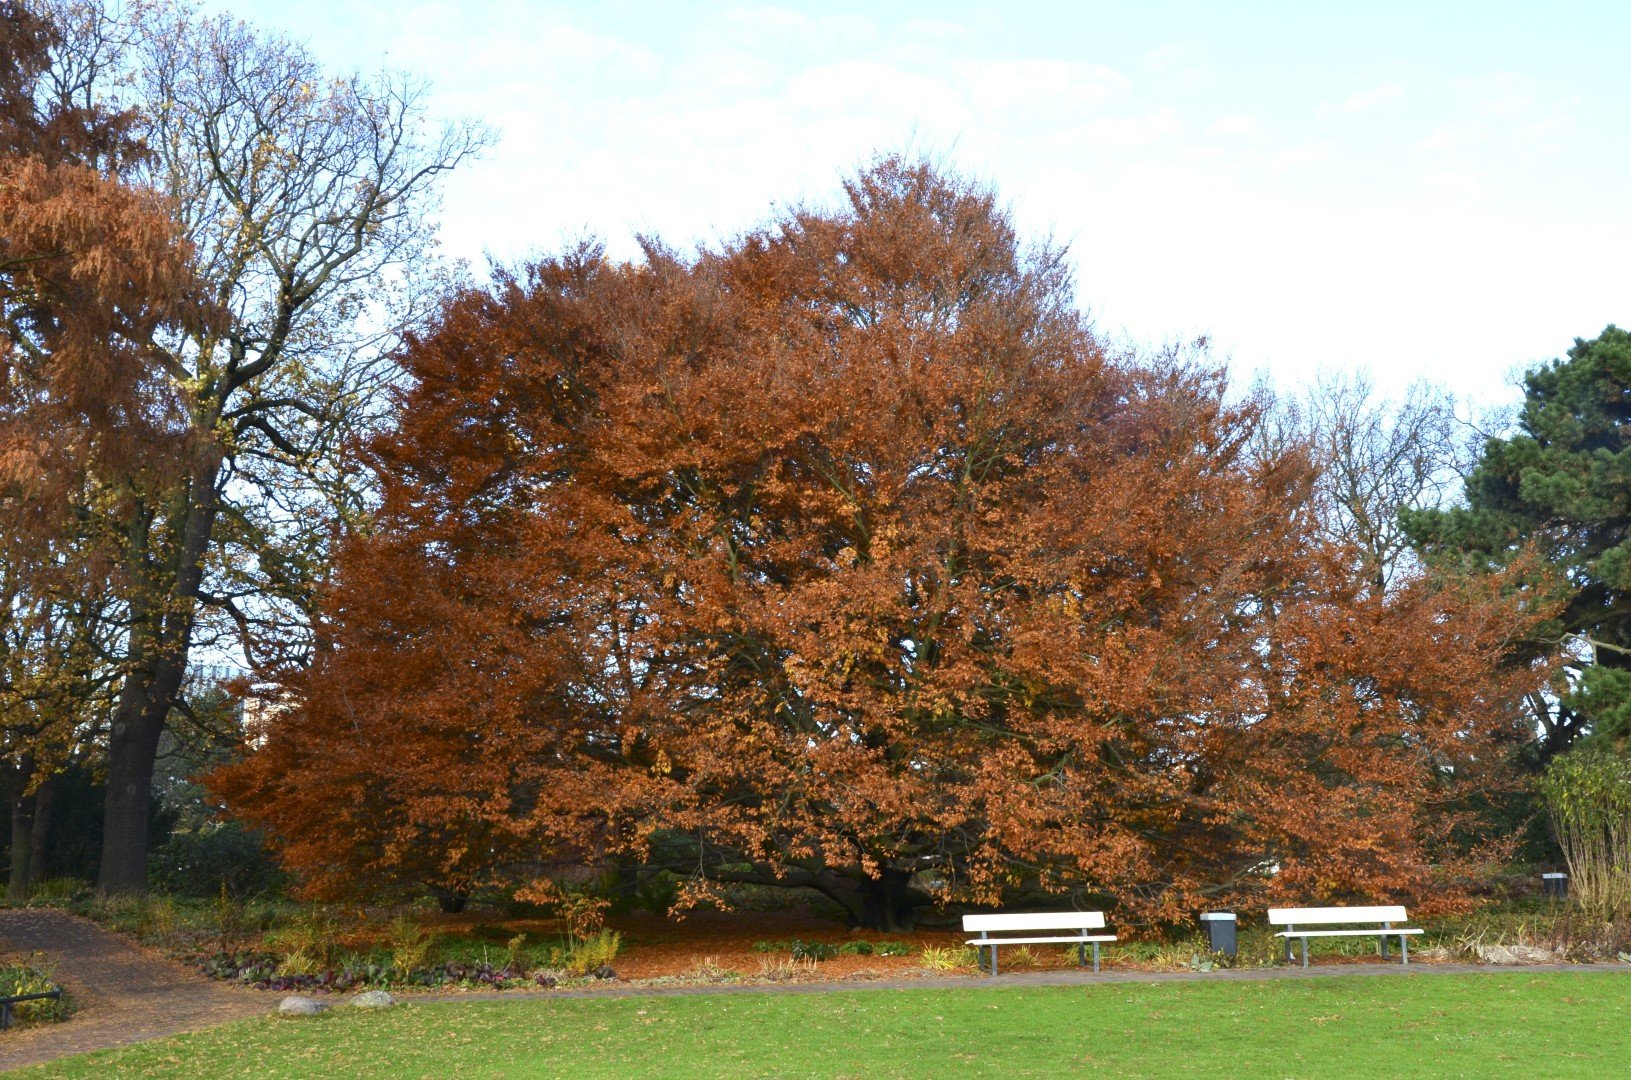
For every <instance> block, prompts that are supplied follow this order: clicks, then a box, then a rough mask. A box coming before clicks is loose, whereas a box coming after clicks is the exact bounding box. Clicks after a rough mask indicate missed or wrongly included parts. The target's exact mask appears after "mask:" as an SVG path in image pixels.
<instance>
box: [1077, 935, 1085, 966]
mask: <svg viewBox="0 0 1631 1080" xmlns="http://www.w3.org/2000/svg"><path fill="white" fill-rule="evenodd" d="M1076 966H1077V967H1086V966H1087V942H1085V941H1078V942H1077V943H1076Z"/></svg>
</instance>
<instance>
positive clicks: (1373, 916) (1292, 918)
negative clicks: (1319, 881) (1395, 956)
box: [1269, 904, 1409, 926]
mask: <svg viewBox="0 0 1631 1080" xmlns="http://www.w3.org/2000/svg"><path fill="white" fill-rule="evenodd" d="M1408 918H1409V916H1408V915H1406V914H1405V910H1404V908H1402V907H1400V906H1398V905H1397V904H1391V905H1379V906H1376V907H1308V908H1295V907H1294V908H1269V925H1270V926H1287V925H1291V926H1305V925H1316V926H1318V925H1322V924H1328V923H1362V922H1404V921H1405V920H1406V919H1408Z"/></svg>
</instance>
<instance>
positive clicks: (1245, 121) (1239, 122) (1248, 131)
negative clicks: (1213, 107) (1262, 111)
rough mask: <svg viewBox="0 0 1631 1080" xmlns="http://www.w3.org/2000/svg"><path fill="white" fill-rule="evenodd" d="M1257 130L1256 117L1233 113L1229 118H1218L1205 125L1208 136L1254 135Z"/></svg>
mask: <svg viewBox="0 0 1631 1080" xmlns="http://www.w3.org/2000/svg"><path fill="white" fill-rule="evenodd" d="M1257 128H1258V122H1257V117H1255V116H1246V115H1244V114H1241V113H1234V114H1232V115H1229V116H1220V117H1218V118H1217V119H1216V120H1214V121H1212V123H1211V124H1209V125H1207V128H1206V133H1207V134H1208V135H1256V134H1257Z"/></svg>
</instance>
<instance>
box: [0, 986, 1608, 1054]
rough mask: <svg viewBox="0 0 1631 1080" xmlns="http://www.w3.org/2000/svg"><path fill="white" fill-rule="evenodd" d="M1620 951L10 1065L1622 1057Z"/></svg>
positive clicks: (215, 1037) (383, 1018)
mask: <svg viewBox="0 0 1631 1080" xmlns="http://www.w3.org/2000/svg"><path fill="white" fill-rule="evenodd" d="M1628 1071H1631V972H1612V971H1599V972H1589V971H1583V972H1579V973H1574V972H1568V973H1536V974H1531V975H1525V974H1504V973H1503V974H1491V975H1418V976H1415V977H1411V978H1387V977H1374V976H1373V977H1365V976H1351V977H1340V978H1320V979H1304V980H1282V981H1275V982H1244V981H1230V982H1225V981H1221V980H1220V981H1217V982H1192V983H1165V984H1143V985H1133V984H1126V985H1105V984H1100V985H1096V986H1088V987H1070V988H1063V987H1047V988H1021V987H1001V986H998V987H992V988H985V987H978V988H971V989H967V990H962V989H959V990H874V991H845V992H842V993H826V994H735V995H709V996H693V997H668V998H652V997H646V998H619V999H582V998H579V999H553V1000H551V999H547V998H546V999H540V1000H526V1001H514V1000H511V1001H488V1002H478V1001H472V1002H468V1003H465V1002H460V1003H454V1004H427V1005H411V1004H410V1005H404V1006H399V1007H398V1008H396V1009H394V1010H391V1011H389V1012H385V1013H371V1014H370V1013H362V1012H360V1011H353V1010H337V1011H335V1012H333V1013H330V1014H328V1015H326V1016H323V1017H319V1018H316V1019H303V1020H295V1019H277V1018H270V1017H269V1018H267V1019H264V1020H253V1021H248V1022H244V1023H236V1024H230V1025H227V1026H225V1027H221V1028H217V1029H215V1030H213V1031H209V1032H205V1033H201V1034H197V1035H189V1036H181V1037H178V1038H172V1039H166V1040H162V1041H159V1042H152V1043H146V1044H143V1045H140V1046H135V1047H131V1048H128V1049H125V1050H118V1051H110V1052H104V1053H100V1054H93V1055H87V1056H85V1057H82V1058H76V1059H72V1060H70V1061H67V1062H58V1063H56V1064H53V1065H50V1066H47V1067H45V1068H43V1069H35V1070H27V1071H23V1072H20V1073H17V1074H16V1075H17V1076H19V1077H46V1076H50V1077H103V1076H111V1075H117V1076H121V1077H124V1076H130V1077H160V1076H164V1077H188V1078H199V1077H238V1076H242V1077H251V1076H253V1077H300V1078H306V1077H313V1076H344V1077H392V1078H397V1077H446V1076H468V1077H512V1078H513V1077H531V1076H563V1077H593V1076H606V1077H633V1076H675V1077H714V1076H788V1077H792V1076H815V1077H842V1076H852V1077H869V1078H870V1077H885V1076H913V1077H916V1076H924V1077H929V1076H948V1075H956V1076H1051V1075H1059V1074H1062V1073H1072V1072H1079V1073H1090V1072H1102V1073H1103V1074H1104V1075H1108V1076H1116V1077H1147V1076H1231V1077H1232V1076H1265V1077H1319V1076H1330V1077H1355V1076H1376V1077H1404V1076H1433V1077H1450V1076H1469V1077H1480V1078H1484V1077H1488V1076H1491V1075H1514V1076H1519V1075H1521V1076H1527V1077H1537V1076H1545V1077H1552V1076H1590V1077H1601V1076H1623V1075H1626V1074H1627V1072H1628Z"/></svg>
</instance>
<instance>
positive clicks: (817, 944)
mask: <svg viewBox="0 0 1631 1080" xmlns="http://www.w3.org/2000/svg"><path fill="white" fill-rule="evenodd" d="M788 951H790V952H791V953H792V954H793V959H794V960H815V961H818V962H819V961H821V960H831V959H832V958H833V957H835V956H837V955H838V946H837V945H830V944H828V943H827V942H825V941H800V940H799V939H797V938H794V939H793V940H792V941H791V942H789V943H788Z"/></svg>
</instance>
